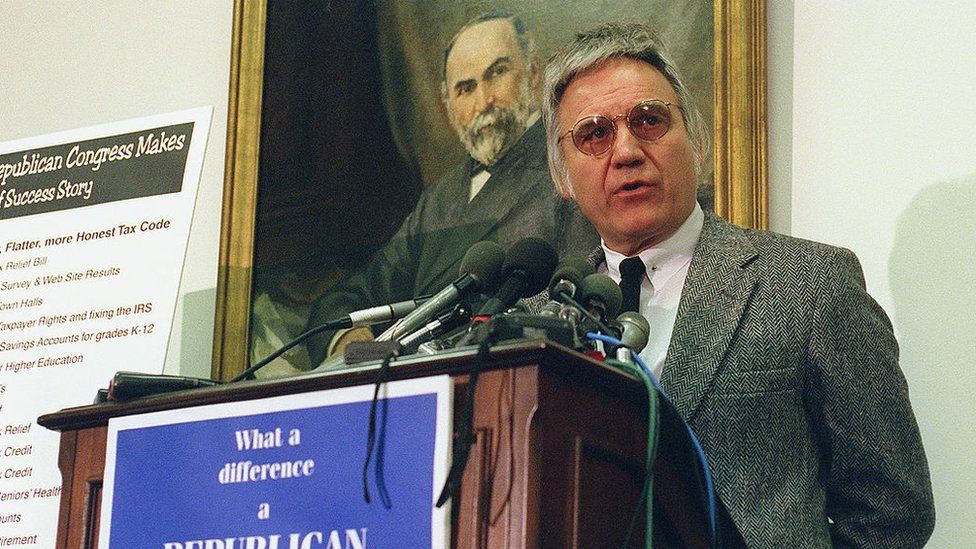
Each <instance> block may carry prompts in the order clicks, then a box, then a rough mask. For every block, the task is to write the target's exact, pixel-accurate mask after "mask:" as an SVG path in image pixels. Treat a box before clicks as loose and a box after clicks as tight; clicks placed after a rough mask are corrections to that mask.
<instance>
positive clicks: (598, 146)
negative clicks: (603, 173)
mask: <svg viewBox="0 0 976 549" xmlns="http://www.w3.org/2000/svg"><path fill="white" fill-rule="evenodd" d="M672 106H674V107H678V106H677V105H673V104H672V103H665V102H664V101H658V100H656V99H651V100H648V101H641V102H640V103H638V104H636V105H634V108H632V109H630V112H628V113H627V114H618V115H617V116H604V115H599V116H588V117H586V118H583V119H580V121H579V122H577V123H576V125H575V126H573V129H571V130H569V131H568V132H566V133H564V134H563V135H562V136H560V137H559V139H558V140H557V141H556V142H557V143H558V142H559V141H562V140H563V139H565V138H566V137H568V136H569V135H572V136H573V144H574V145H576V148H577V149H579V151H580V152H581V153H583V154H588V155H590V156H600V155H601V154H603V153H605V152H607V151H609V150H610V147H612V146H613V141H614V139H616V137H617V120H620V119H626V120H627V127H628V128H629V129H630V133H632V134H633V135H634V137H636V138H637V139H640V140H641V141H654V140H657V139H660V138H661V137H663V136H664V134H666V133H668V130H669V129H670V128H671V107H672ZM678 110H681V107H678Z"/></svg>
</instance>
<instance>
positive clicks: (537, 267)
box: [502, 237, 559, 297]
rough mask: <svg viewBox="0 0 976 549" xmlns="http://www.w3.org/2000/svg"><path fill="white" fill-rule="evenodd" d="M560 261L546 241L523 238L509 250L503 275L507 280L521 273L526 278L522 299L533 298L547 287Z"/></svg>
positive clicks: (503, 267)
mask: <svg viewBox="0 0 976 549" xmlns="http://www.w3.org/2000/svg"><path fill="white" fill-rule="evenodd" d="M558 261H559V258H558V257H557V256H556V252H555V251H554V250H553V249H552V246H550V245H549V244H548V243H547V242H546V241H545V240H542V239H541V238H533V237H528V238H523V239H522V240H519V241H518V242H516V243H515V244H513V245H512V247H511V248H509V249H508V255H506V256H505V264H504V265H503V266H502V273H503V275H504V276H505V277H506V278H507V277H508V276H510V275H512V274H513V273H515V272H516V271H520V272H521V273H522V274H523V275H524V277H525V286H524V287H523V288H522V293H521V294H520V297H531V296H534V295H535V294H537V293H539V292H541V291H542V290H543V289H544V288H545V287H546V284H548V283H549V277H550V276H552V272H553V271H555V270H556V263H557V262H558Z"/></svg>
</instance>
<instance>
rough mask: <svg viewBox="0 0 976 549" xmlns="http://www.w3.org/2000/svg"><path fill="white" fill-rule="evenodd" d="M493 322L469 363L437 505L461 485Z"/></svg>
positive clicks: (489, 324) (492, 334)
mask: <svg viewBox="0 0 976 549" xmlns="http://www.w3.org/2000/svg"><path fill="white" fill-rule="evenodd" d="M493 328H494V323H493V322H492V321H488V323H487V324H486V325H485V329H487V330H488V332H487V334H486V335H485V338H484V339H483V340H482V341H481V343H480V344H479V345H478V354H477V355H476V356H475V360H474V362H473V363H472V365H471V372H470V374H468V391H467V397H468V398H467V401H466V402H465V403H464V410H462V412H461V424H460V425H459V426H458V435H457V437H456V438H455V440H454V448H453V451H452V459H451V469H450V470H449V471H448V472H447V479H446V480H445V481H444V487H443V488H442V489H441V494H440V496H438V498H437V504H436V506H437V507H441V506H443V505H444V504H445V503H447V500H449V499H451V498H452V497H453V496H454V495H455V494H456V493H457V491H458V488H460V486H461V476H462V475H463V474H464V468H465V467H466V466H467V464H468V457H469V456H470V454H471V445H472V444H474V442H475V440H476V438H475V435H474V389H475V386H476V385H477V383H478V374H479V372H480V371H481V369H482V367H483V366H484V365H485V364H486V363H487V362H488V351H489V349H490V348H491V344H492V340H493V338H494V335H495V334H494V330H493Z"/></svg>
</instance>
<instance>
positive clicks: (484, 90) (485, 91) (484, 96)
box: [477, 84, 495, 113]
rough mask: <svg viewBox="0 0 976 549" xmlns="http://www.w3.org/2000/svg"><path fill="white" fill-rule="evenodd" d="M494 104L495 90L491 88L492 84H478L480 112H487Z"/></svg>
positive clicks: (478, 106)
mask: <svg viewBox="0 0 976 549" xmlns="http://www.w3.org/2000/svg"><path fill="white" fill-rule="evenodd" d="M493 106H495V91H494V90H493V89H491V86H487V85H484V84H483V85H481V86H478V104H477V109H478V112H479V113H482V112H485V111H487V110H488V109H490V108H491V107H493Z"/></svg>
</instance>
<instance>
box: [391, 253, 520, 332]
mask: <svg viewBox="0 0 976 549" xmlns="http://www.w3.org/2000/svg"><path fill="white" fill-rule="evenodd" d="M504 260H505V252H504V251H503V250H502V247H501V246H499V245H498V244H496V243H494V242H491V241H488V240H485V241H482V242H478V243H477V244H475V245H474V246H471V248H469V249H468V251H467V253H465V254H464V259H462V260H461V268H460V274H461V276H460V277H458V278H457V279H456V280H455V281H454V282H451V283H450V284H448V285H447V287H446V288H444V289H443V290H441V291H439V292H437V293H436V294H434V297H432V298H430V299H429V300H427V301H426V302H425V303H424V304H423V305H421V306H419V307H417V308H416V309H414V310H413V311H412V312H411V313H410V314H408V315H407V316H405V317H403V318H402V319H400V320H399V321H398V322H397V323H396V324H394V325H393V326H390V328H389V329H388V330H387V331H385V332H383V333H382V334H380V336H379V337H377V338H376V341H395V340H399V339H400V338H401V337H403V336H405V335H407V334H409V333H411V332H413V331H416V330H417V329H418V328H420V327H422V326H423V325H424V324H426V323H427V322H428V321H429V320H430V319H431V318H433V316H434V315H436V314H437V313H438V312H440V311H441V310H442V309H444V308H445V307H447V306H449V305H454V304H455V303H457V302H458V301H460V300H461V298H462V297H463V296H465V295H467V294H470V293H473V292H476V291H480V290H486V289H487V290H490V289H492V288H494V287H495V286H496V285H497V284H498V279H499V278H500V274H501V271H502V263H503V262H504Z"/></svg>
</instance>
